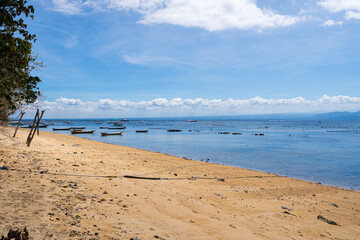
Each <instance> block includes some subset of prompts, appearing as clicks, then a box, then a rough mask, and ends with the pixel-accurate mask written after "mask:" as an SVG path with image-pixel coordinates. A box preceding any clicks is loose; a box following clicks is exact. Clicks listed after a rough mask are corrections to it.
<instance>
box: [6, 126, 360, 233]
mask: <svg viewBox="0 0 360 240" xmlns="http://www.w3.org/2000/svg"><path fill="white" fill-rule="evenodd" d="M13 132H14V128H11V127H6V128H1V129H0V167H7V168H8V169H9V170H0V204H1V209H0V237H1V236H2V235H5V234H7V232H8V231H9V230H10V229H13V230H14V229H17V228H19V229H23V228H24V227H26V228H27V230H28V231H29V235H30V238H31V239H359V238H360V193H359V192H356V191H350V190H345V189H340V188H336V187H330V186H324V185H322V184H319V183H311V182H306V181H302V180H297V179H291V178H286V177H280V176H276V175H272V174H268V173H263V172H257V171H251V170H246V169H241V168H236V167H230V166H223V165H218V164H212V163H211V162H209V163H206V162H198V161H192V160H187V159H182V158H177V157H173V156H169V155H166V154H161V153H154V152H149V151H144V150H140V149H134V148H129V147H124V146H117V145H112V144H107V143H101V142H96V141H91V140H87V139H82V138H79V137H75V136H68V135H63V134H58V133H51V132H40V136H35V138H34V140H33V142H32V145H31V146H30V147H26V144H25V142H26V137H27V134H28V132H29V130H28V129H20V130H19V131H18V134H17V136H16V137H15V138H12V134H13ZM114 137H117V136H114ZM128 176H135V177H137V178H129V177H128Z"/></svg>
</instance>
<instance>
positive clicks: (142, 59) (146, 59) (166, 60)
mask: <svg viewBox="0 0 360 240" xmlns="http://www.w3.org/2000/svg"><path fill="white" fill-rule="evenodd" d="M123 59H124V60H125V61H126V62H128V63H131V64H138V65H168V64H171V65H174V64H175V65H176V64H181V65H183V64H184V63H183V62H180V61H178V60H176V59H174V58H171V57H154V56H143V55H141V56H129V55H124V56H123Z"/></svg>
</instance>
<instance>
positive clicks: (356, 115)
mask: <svg viewBox="0 0 360 240" xmlns="http://www.w3.org/2000/svg"><path fill="white" fill-rule="evenodd" d="M311 119H316V120H360V111H359V112H353V113H351V112H330V113H324V114H317V115H313V116H311Z"/></svg>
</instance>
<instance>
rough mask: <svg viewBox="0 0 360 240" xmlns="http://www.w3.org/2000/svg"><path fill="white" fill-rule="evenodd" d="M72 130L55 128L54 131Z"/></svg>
mask: <svg viewBox="0 0 360 240" xmlns="http://www.w3.org/2000/svg"><path fill="white" fill-rule="evenodd" d="M66 130H70V128H53V131H66Z"/></svg>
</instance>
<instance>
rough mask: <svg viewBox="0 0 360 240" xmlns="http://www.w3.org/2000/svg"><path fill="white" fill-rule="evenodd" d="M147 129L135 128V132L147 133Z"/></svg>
mask: <svg viewBox="0 0 360 240" xmlns="http://www.w3.org/2000/svg"><path fill="white" fill-rule="evenodd" d="M148 131H149V130H136V132H137V133H147V132H148Z"/></svg>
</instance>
